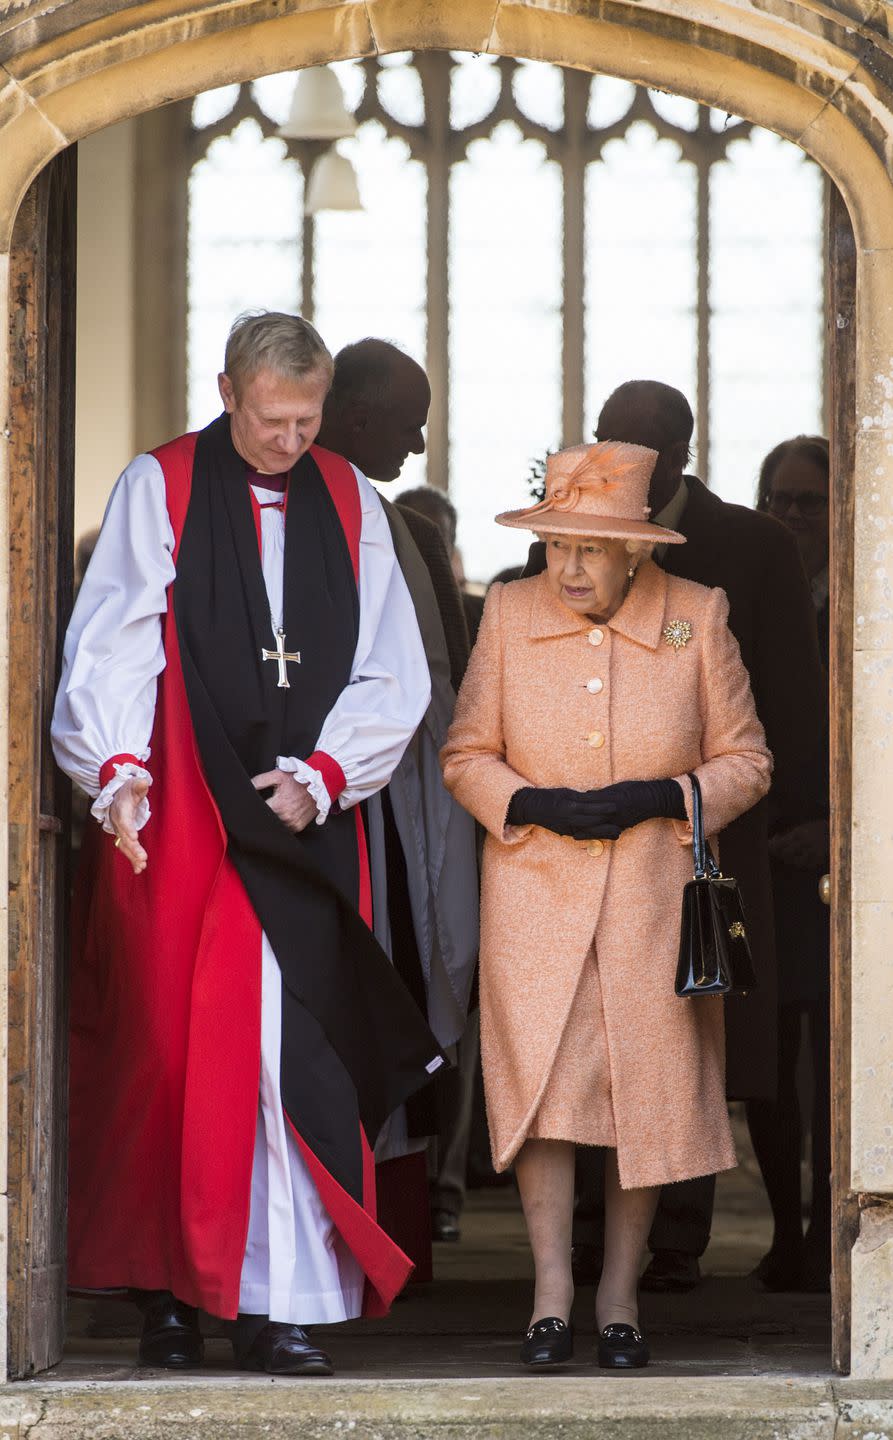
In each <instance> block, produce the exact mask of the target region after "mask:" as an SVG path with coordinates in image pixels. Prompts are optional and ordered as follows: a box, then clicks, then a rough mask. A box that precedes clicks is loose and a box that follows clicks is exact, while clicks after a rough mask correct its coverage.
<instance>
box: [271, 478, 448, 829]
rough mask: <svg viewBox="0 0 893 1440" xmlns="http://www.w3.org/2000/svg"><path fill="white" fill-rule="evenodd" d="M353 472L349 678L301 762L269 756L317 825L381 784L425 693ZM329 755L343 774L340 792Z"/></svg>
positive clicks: (380, 524)
mask: <svg viewBox="0 0 893 1440" xmlns="http://www.w3.org/2000/svg"><path fill="white" fill-rule="evenodd" d="M354 470H355V472H356V476H357V484H358V485H359V490H360V501H361V505H362V529H361V532H360V573H359V594H360V627H359V635H358V638H357V648H356V652H355V655H354V661H353V666H352V669H351V676H350V682H349V684H348V685H347V687H346V688H345V689H344V690H343V691H342V693H341V695H340V696H339V697H338V699H337V701H336V702H335V705H334V706H333V708H332V709H331V711H330V712H329V714H328V715H327V717H326V719H325V721H324V723H323V727H322V730H321V731H320V735H319V739H318V741H317V745H316V751H315V753H314V755H312V756H310V757H309V763H305V762H303V761H300V760H294V759H291V758H289V757H287V756H281V755H280V756H279V757H278V758H277V761H276V763H277V765H278V766H279V768H280V769H282V770H291V771H293V772H294V773H295V777H296V779H298V780H300V781H302V782H303V783H306V784H307V785H308V787H309V789H310V792H311V794H312V795H313V798H314V800H316V803H317V806H318V808H319V812H320V813H319V816H318V823H320V824H321V823H322V822H323V821H324V820H325V818H326V815H327V814H328V811H329V805H330V804H331V803H332V801H334V799H336V798H337V799H338V800H339V801H340V805H341V808H342V809H347V808H348V807H349V806H351V805H356V804H357V803H358V802H359V801H360V800H366V799H368V797H369V796H370V795H374V794H375V793H376V791H378V790H381V789H382V788H383V787H384V786H385V785H387V783H388V781H389V780H390V778H391V775H392V774H393V772H394V770H395V769H396V768H397V766H398V764H399V763H400V760H401V759H402V758H403V752H404V751H405V749H406V747H407V745H408V744H409V742H410V740H411V739H412V737H413V735H414V734H415V732H416V730H417V729H418V727H419V725H420V724H421V721H422V718H423V716H424V714H425V711H426V710H427V708H428V704H429V701H430V698H431V681H430V676H429V673H428V662H427V660H426V658H425V651H424V647H423V645H422V637H421V635H420V633H419V627H418V622H417V621H416V616H415V609H414V607H413V603H412V600H411V598H410V594H409V590H408V589H407V587H406V581H405V580H404V578H403V572H402V571H401V569H400V566H399V564H398V563H397V557H396V555H395V553H394V544H393V541H392V539H391V531H390V527H389V525H388V522H387V517H386V515H385V513H384V509H383V508H382V504H381V501H380V500H379V498H378V495H377V494H376V492H375V490H374V488H373V486H372V485H371V484H370V483H369V481H368V480H367V479H366V477H365V475H363V474H361V472H360V471H359V470H357V469H356V466H354ZM329 757H331V760H333V761H334V762H335V766H334V769H335V773H336V774H337V773H338V771H339V770H340V772H341V773H342V774H343V777H344V788H343V790H341V791H340V794H339V793H338V785H337V784H333V783H332V773H331V768H330V767H329V766H328V765H327V764H326V761H327V759H328V758H329ZM319 762H321V763H319ZM339 780H340V776H339ZM323 781H325V783H322V782H323Z"/></svg>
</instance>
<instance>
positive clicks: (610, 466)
mask: <svg viewBox="0 0 893 1440" xmlns="http://www.w3.org/2000/svg"><path fill="white" fill-rule="evenodd" d="M656 461H657V451H656V450H647V449H646V448H645V446H644V445H627V444H624V443H623V442H621V441H619V440H603V441H601V442H600V443H599V444H597V445H574V446H572V447H571V448H570V449H569V450H558V451H557V452H556V453H555V454H554V455H550V456H549V458H548V460H547V461H546V498H545V499H544V500H541V501H540V503H539V504H538V505H528V506H527V508H526V509H524V510H506V511H505V512H504V514H502V515H497V516H496V523H497V525H510V526H511V527H512V528H513V529H516V530H536V531H537V532H539V533H541V534H543V535H554V534H557V533H558V532H560V531H563V532H564V533H565V534H567V535H603V536H605V537H606V538H609V539H614V540H642V541H644V542H646V543H648V542H650V543H652V544H659V545H684V544H685V536H684V535H680V534H678V533H677V531H675V530H666V529H664V527H663V525H654V524H652V522H651V521H650V520H649V519H648V516H649V515H650V514H651V507H650V506H649V504H648V486H649V483H650V481H651V473H652V471H653V470H654V466H655V463H656Z"/></svg>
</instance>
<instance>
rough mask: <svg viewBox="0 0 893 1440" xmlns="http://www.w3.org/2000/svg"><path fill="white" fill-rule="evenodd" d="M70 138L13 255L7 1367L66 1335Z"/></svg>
mask: <svg viewBox="0 0 893 1440" xmlns="http://www.w3.org/2000/svg"><path fill="white" fill-rule="evenodd" d="M76 191H77V163H76V148H75V147H71V149H70V150H67V151H63V152H62V154H61V155H59V156H57V157H56V158H55V159H54V160H53V161H51V163H50V164H49V165H48V166H47V167H46V169H45V170H43V171H42V172H41V173H40V175H39V176H38V177H37V179H36V180H35V181H34V182H33V184H32V185H31V187H30V189H29V191H28V194H27V195H26V197H25V200H24V201H23V204H22V206H21V209H20V211H19V215H18V217H17V220H16V228H15V234H14V247H13V252H12V259H11V282H12V302H13V303H12V306H11V323H12V332H13V333H12V337H11V342H12V343H11V366H10V371H11V375H10V378H11V384H12V396H13V403H14V407H15V414H16V417H17V423H16V426H15V430H14V432H13V435H12V437H11V446H10V450H11V457H10V458H11V465H10V486H9V526H10V530H9V545H10V550H9V567H10V571H9V596H8V625H9V726H10V730H9V771H8V773H9V981H8V1006H9V1059H8V1138H7V1156H8V1199H7V1204H8V1222H7V1224H8V1231H7V1233H8V1247H9V1249H8V1265H7V1369H8V1373H9V1375H10V1376H11V1377H14V1378H18V1377H20V1376H23V1375H29V1374H32V1373H33V1372H34V1371H37V1370H43V1369H46V1368H47V1367H48V1366H49V1365H52V1364H54V1363H55V1362H56V1360H57V1359H58V1358H59V1356H60V1354H61V1347H62V1344H63V1341H64V1317H65V1288H66V1287H65V1259H64V1257H65V1209H66V1159H67V1143H66V1142H67V1118H68V1116H67V1089H68V1087H67V973H68V970H67V964H66V956H65V945H66V939H67V933H68V927H67V925H65V924H62V923H60V917H61V916H62V915H64V914H65V913H67V909H68V903H69V897H68V891H69V884H68V863H67V862H68V842H69V834H70V787H69V785H68V782H67V781H66V780H65V779H64V777H63V776H62V775H61V774H60V773H59V772H58V770H57V769H56V767H55V765H54V763H53V759H52V755H51V754H50V751H49V724H50V715H51V707H52V702H53V696H54V692H55V686H56V681H57V679H58V674H59V668H60V662H61V642H62V638H63V635H64V626H65V624H66V623H67V619H68V612H69V610H70V600H71V576H72V564H73V557H72V536H73V515H74V512H73V501H74V377H75V355H74V307H75V265H76V245H75V243H74V239H75V231H74V210H75V206H76Z"/></svg>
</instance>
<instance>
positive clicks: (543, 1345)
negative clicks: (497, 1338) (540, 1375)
mask: <svg viewBox="0 0 893 1440" xmlns="http://www.w3.org/2000/svg"><path fill="white" fill-rule="evenodd" d="M573 1354H574V1327H573V1325H565V1323H564V1321H563V1320H559V1319H558V1318H557V1316H555V1315H550V1316H549V1317H548V1318H547V1319H545V1320H537V1322H536V1324H535V1325H531V1327H530V1329H529V1330H528V1331H527V1334H526V1335H525V1336H524V1339H523V1341H522V1343H521V1364H522V1365H532V1366H534V1367H535V1368H536V1369H541V1368H543V1367H545V1366H548V1365H561V1364H563V1362H564V1361H565V1360H570V1359H572V1358H573Z"/></svg>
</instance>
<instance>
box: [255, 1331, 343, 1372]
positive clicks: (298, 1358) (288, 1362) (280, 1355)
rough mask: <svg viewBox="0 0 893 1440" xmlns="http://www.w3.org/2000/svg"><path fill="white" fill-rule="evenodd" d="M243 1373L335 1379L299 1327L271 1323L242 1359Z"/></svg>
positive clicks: (322, 1353) (332, 1369) (323, 1355)
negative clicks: (331, 1377)
mask: <svg viewBox="0 0 893 1440" xmlns="http://www.w3.org/2000/svg"><path fill="white" fill-rule="evenodd" d="M241 1364H242V1369H243V1370H266V1372H267V1374H268V1375H334V1373H335V1367H334V1365H333V1364H332V1362H331V1360H330V1359H329V1357H328V1355H327V1354H326V1352H325V1351H324V1350H320V1349H319V1348H318V1347H317V1346H316V1345H313V1344H312V1343H311V1341H310V1340H309V1339H308V1337H307V1335H306V1333H305V1331H303V1330H302V1329H301V1327H300V1325H285V1324H283V1323H282V1322H281V1321H279V1320H270V1321H269V1322H268V1323H267V1324H266V1325H265V1326H264V1328H263V1330H261V1332H260V1334H259V1335H258V1336H257V1338H256V1339H255V1340H254V1342H253V1344H252V1345H251V1347H250V1348H249V1350H248V1352H247V1354H246V1355H245V1356H244V1358H243V1359H242V1362H241Z"/></svg>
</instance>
